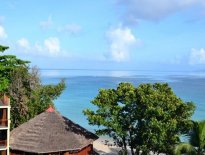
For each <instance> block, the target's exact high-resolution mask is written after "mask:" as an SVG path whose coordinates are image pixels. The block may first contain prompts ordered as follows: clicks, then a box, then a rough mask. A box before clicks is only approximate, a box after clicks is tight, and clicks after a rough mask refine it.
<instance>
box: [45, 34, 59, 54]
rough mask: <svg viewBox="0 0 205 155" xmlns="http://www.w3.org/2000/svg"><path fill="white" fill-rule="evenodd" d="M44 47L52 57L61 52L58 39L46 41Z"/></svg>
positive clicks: (52, 38)
mask: <svg viewBox="0 0 205 155" xmlns="http://www.w3.org/2000/svg"><path fill="white" fill-rule="evenodd" d="M44 46H45V48H46V50H47V51H48V52H49V53H50V54H51V55H58V54H59V52H60V41H59V39H58V38H56V37H50V38H48V39H46V40H44Z"/></svg>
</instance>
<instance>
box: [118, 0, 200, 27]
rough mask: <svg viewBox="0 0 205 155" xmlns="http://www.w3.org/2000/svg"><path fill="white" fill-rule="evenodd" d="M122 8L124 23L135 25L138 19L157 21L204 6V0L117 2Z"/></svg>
mask: <svg viewBox="0 0 205 155" xmlns="http://www.w3.org/2000/svg"><path fill="white" fill-rule="evenodd" d="M117 2H118V3H117V4H118V6H122V7H124V10H125V14H124V21H125V22H127V24H136V23H137V22H138V21H139V20H140V19H143V20H152V21H158V20H161V19H163V18H165V17H167V16H168V15H170V14H173V13H175V12H177V11H181V10H182V9H186V8H190V7H194V6H196V5H199V6H200V5H204V0H117Z"/></svg>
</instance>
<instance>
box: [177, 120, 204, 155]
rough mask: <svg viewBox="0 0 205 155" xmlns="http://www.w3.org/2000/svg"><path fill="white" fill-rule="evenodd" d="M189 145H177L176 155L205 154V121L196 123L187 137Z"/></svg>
mask: <svg viewBox="0 0 205 155" xmlns="http://www.w3.org/2000/svg"><path fill="white" fill-rule="evenodd" d="M187 137H188V140H189V143H180V144H178V145H176V147H175V150H174V154H175V155H181V154H182V153H186V154H188V155H204V154H205V120H204V121H200V122H197V121H194V122H193V128H192V130H191V131H190V132H189V134H188V135H187Z"/></svg>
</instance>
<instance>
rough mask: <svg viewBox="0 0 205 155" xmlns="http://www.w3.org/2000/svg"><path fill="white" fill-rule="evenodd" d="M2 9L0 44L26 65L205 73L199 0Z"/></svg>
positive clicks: (204, 15) (93, 1) (78, 0)
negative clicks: (26, 63)
mask: <svg viewBox="0 0 205 155" xmlns="http://www.w3.org/2000/svg"><path fill="white" fill-rule="evenodd" d="M0 3H1V6H0V44H2V45H8V46H9V47H10V49H9V51H8V52H7V53H9V54H15V55H17V56H18V57H20V58H22V59H26V60H30V61H31V65H32V66H34V65H37V66H38V67H39V68H44V69H45V68H51V69H59V68H61V69H111V70H112V69H113V70H154V71H155V70H156V71H160V70H162V71H164V70H165V71H201V70H205V65H204V64H205V35H204V34H205V1H204V0H180V1H179V0H89V1H84V0H60V1H55V0H43V1H42V0H30V1H28V0H0Z"/></svg>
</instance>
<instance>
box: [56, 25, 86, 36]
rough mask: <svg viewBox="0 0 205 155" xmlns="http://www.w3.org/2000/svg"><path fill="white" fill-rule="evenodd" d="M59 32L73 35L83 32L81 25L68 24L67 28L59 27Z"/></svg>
mask: <svg viewBox="0 0 205 155" xmlns="http://www.w3.org/2000/svg"><path fill="white" fill-rule="evenodd" d="M58 31H59V32H66V33H69V34H71V35H76V34H79V33H80V32H81V31H82V27H81V26H80V25H79V24H75V23H73V24H66V25H65V26H60V27H58Z"/></svg>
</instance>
